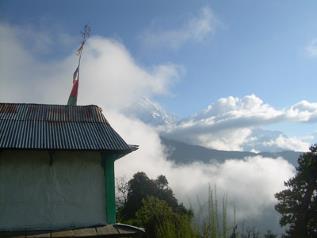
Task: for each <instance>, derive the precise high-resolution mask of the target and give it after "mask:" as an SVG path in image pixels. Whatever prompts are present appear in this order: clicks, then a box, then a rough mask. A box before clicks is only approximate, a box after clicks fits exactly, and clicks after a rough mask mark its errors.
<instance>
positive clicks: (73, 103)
mask: <svg viewBox="0 0 317 238" xmlns="http://www.w3.org/2000/svg"><path fill="white" fill-rule="evenodd" d="M90 32H91V28H90V27H89V26H88V25H85V26H84V30H83V31H82V32H81V35H82V38H83V40H82V42H81V44H80V47H79V48H78V49H77V51H76V54H77V55H78V65H77V68H76V70H75V72H74V74H73V87H72V91H71V92H70V95H69V98H68V102H67V105H70V106H76V105H77V97H78V86H79V67H80V61H81V56H82V53H83V49H84V45H85V43H86V41H87V39H88V37H89V36H90Z"/></svg>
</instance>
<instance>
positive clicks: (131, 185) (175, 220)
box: [117, 172, 198, 238]
mask: <svg viewBox="0 0 317 238" xmlns="http://www.w3.org/2000/svg"><path fill="white" fill-rule="evenodd" d="M118 191H119V196H118V198H117V201H118V221H119V222H122V223H127V224H131V225H135V226H141V227H144V228H145V229H146V231H147V237H150V238H152V237H153V238H156V237H167V238H168V237H179V238H181V237H184V238H187V237H188V238H190V237H198V235H197V233H196V232H195V231H194V229H193V227H192V217H193V213H192V211H191V210H188V209H186V208H185V207H184V205H183V204H181V203H178V201H177V199H176V198H175V196H174V194H173V191H172V190H171V189H170V188H169V186H168V182H167V179H166V177H165V176H163V175H160V176H158V177H157V179H155V180H152V179H149V178H148V177H147V175H146V174H145V173H143V172H138V173H136V174H135V175H134V176H133V178H132V179H131V180H130V181H129V182H128V184H127V185H126V184H125V183H124V182H122V181H120V182H119V188H118Z"/></svg>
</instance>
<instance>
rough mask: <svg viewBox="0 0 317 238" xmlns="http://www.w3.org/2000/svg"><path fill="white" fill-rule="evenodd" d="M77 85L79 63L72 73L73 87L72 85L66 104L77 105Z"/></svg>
mask: <svg viewBox="0 0 317 238" xmlns="http://www.w3.org/2000/svg"><path fill="white" fill-rule="evenodd" d="M78 86H79V65H78V66H77V68H76V70H75V72H74V74H73V87H72V91H71V92H70V95H69V98H68V102H67V105H70V106H76V105H77V96H78Z"/></svg>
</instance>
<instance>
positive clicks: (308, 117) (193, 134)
mask: <svg viewBox="0 0 317 238" xmlns="http://www.w3.org/2000/svg"><path fill="white" fill-rule="evenodd" d="M316 118H317V103H310V102H308V101H304V100H303V101H300V102H299V103H296V104H295V105H292V106H291V107H289V108H285V109H276V108H274V107H272V106H271V105H268V104H266V103H264V102H263V100H261V99H260V98H259V97H257V96H256V95H254V94H252V95H247V96H244V97H242V98H237V97H232V96H230V97H227V98H221V99H219V100H218V101H216V102H215V103H212V104H210V105H209V106H208V107H207V108H206V109H205V110H203V111H201V112H200V113H197V114H196V115H194V116H192V117H189V118H187V119H184V120H181V121H179V122H177V123H174V124H169V125H167V126H166V127H164V128H163V130H162V134H163V135H164V136H166V137H168V138H171V139H175V140H180V141H183V142H187V143H190V144H198V145H203V146H206V147H209V148H213V149H222V150H249V151H250V150H254V151H278V150H295V151H307V150H308V148H309V142H306V141H303V140H302V139H300V138H296V137H290V138H289V137H287V136H286V135H284V134H283V133H281V132H279V133H277V134H276V132H275V133H274V132H273V131H265V130H263V129H259V128H261V127H263V126H266V125H270V124H274V123H277V122H286V121H292V122H300V123H315V122H316ZM269 132H270V136H268V134H269ZM251 145H253V146H254V147H253V148H252V147H251Z"/></svg>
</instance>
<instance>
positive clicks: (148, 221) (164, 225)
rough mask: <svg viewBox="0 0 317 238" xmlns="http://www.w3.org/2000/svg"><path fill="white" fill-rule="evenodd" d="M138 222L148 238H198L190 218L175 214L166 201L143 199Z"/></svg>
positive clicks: (150, 197) (137, 213)
mask: <svg viewBox="0 0 317 238" xmlns="http://www.w3.org/2000/svg"><path fill="white" fill-rule="evenodd" d="M136 221H138V222H139V223H138V225H139V226H142V227H144V228H145V230H146V234H147V237H148V238H160V237H164V238H177V237H179V238H187V237H188V238H191V237H197V235H196V234H195V232H193V230H192V228H191V221H190V218H189V216H187V215H185V214H178V213H176V212H174V211H173V210H172V208H171V207H170V206H168V204H167V203H166V202H165V201H163V200H160V199H158V198H156V197H152V196H149V197H147V198H145V199H143V201H142V206H141V208H140V209H139V210H138V211H137V212H136Z"/></svg>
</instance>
